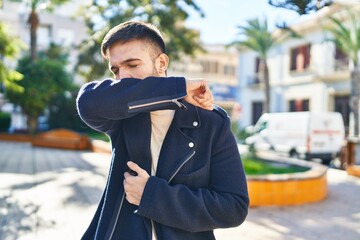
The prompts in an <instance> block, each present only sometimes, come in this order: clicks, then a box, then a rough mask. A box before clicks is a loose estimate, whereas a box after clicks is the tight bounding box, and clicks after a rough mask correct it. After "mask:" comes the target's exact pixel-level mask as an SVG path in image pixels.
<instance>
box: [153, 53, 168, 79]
mask: <svg viewBox="0 0 360 240" xmlns="http://www.w3.org/2000/svg"><path fill="white" fill-rule="evenodd" d="M156 61H157V66H158V72H159V74H161V75H164V76H165V75H166V70H167V68H168V65H169V57H168V56H167V55H166V54H165V53H162V54H160V55H159V57H158V58H157V60H156Z"/></svg>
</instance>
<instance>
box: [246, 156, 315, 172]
mask: <svg viewBox="0 0 360 240" xmlns="http://www.w3.org/2000/svg"><path fill="white" fill-rule="evenodd" d="M241 160H242V163H243V165H244V170H245V173H246V174H247V175H261V174H286V173H297V172H305V171H308V170H309V168H307V167H302V166H298V165H292V164H287V163H281V162H274V161H268V160H263V159H260V158H257V157H256V156H254V155H252V154H248V155H242V156H241Z"/></svg>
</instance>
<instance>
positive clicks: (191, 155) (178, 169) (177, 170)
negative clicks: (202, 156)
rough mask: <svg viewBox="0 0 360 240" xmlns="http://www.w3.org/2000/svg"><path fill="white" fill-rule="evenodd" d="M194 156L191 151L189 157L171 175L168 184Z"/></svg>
mask: <svg viewBox="0 0 360 240" xmlns="http://www.w3.org/2000/svg"><path fill="white" fill-rule="evenodd" d="M194 155H195V151H193V152H192V153H191V154H190V156H189V157H188V158H186V159H185V161H184V162H183V163H182V164H181V165H180V166H179V167H178V168H177V169H176V171H175V172H174V173H173V175H172V176H171V177H170V179H169V181H168V183H170V182H171V180H173V178H174V177H175V175H176V174H177V173H178V172H179V171H180V169H181V168H182V167H183V166H184V165H185V163H187V162H188V161H189V160H190V159H191V158H192V157H193V156H194Z"/></svg>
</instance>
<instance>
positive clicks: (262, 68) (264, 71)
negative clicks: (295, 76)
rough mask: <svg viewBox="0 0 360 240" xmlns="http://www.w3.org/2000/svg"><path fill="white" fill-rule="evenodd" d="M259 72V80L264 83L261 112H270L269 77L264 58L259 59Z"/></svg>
mask: <svg viewBox="0 0 360 240" xmlns="http://www.w3.org/2000/svg"><path fill="white" fill-rule="evenodd" d="M259 70H260V72H261V75H260V76H261V81H262V82H263V83H264V95H265V100H264V105H263V113H269V112H270V79H269V68H268V66H267V62H266V60H261V65H260V69H259Z"/></svg>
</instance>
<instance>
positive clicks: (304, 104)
mask: <svg viewBox="0 0 360 240" xmlns="http://www.w3.org/2000/svg"><path fill="white" fill-rule="evenodd" d="M309 110H310V108H309V99H297V100H290V101H289V111H290V112H301V111H309Z"/></svg>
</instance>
